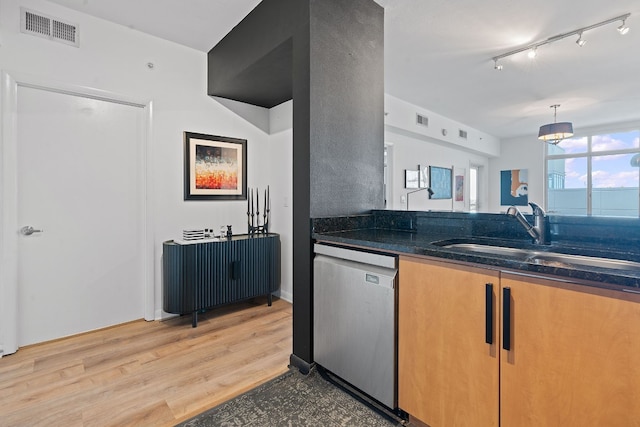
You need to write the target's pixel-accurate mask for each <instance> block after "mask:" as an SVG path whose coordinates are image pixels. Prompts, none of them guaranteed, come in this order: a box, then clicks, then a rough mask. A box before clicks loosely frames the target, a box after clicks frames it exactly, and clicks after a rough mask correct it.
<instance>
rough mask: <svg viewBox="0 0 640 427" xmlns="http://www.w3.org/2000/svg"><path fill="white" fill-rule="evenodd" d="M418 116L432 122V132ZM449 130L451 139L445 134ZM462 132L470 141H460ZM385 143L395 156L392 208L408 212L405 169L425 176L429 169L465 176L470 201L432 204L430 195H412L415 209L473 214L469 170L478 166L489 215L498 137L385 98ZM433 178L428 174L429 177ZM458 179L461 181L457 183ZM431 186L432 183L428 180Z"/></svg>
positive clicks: (483, 204)
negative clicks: (490, 172)
mask: <svg viewBox="0 0 640 427" xmlns="http://www.w3.org/2000/svg"><path fill="white" fill-rule="evenodd" d="M416 114H421V115H424V116H427V117H428V118H429V127H424V126H420V125H417V124H416ZM443 129H445V130H446V131H447V132H446V135H444V134H443V132H442V130H443ZM460 129H463V130H466V131H467V139H466V140H465V139H462V138H459V136H458V131H459V130H460ZM385 144H386V145H387V147H388V150H389V153H390V156H389V159H388V163H389V166H390V172H391V174H390V176H389V180H390V183H389V184H390V187H391V194H390V197H389V198H388V200H387V209H394V210H406V209H407V203H406V200H407V193H408V192H410V191H411V190H409V189H406V188H404V173H405V169H408V170H417V167H418V165H420V167H421V169H422V170H423V171H424V170H425V169H426V168H427V167H428V166H439V167H444V168H452V169H453V176H454V177H455V176H456V175H462V176H464V200H463V201H461V202H460V201H455V189H453V192H454V194H453V198H452V199H442V200H434V199H429V197H428V194H427V192H426V191H421V192H417V193H415V194H411V195H410V196H409V209H411V210H447V211H451V210H456V211H467V210H469V186H468V184H469V167H470V166H471V165H474V166H478V167H479V168H480V170H479V177H478V181H479V187H480V194H479V195H478V204H479V207H478V210H480V211H486V210H487V206H488V195H487V191H486V189H487V186H488V180H487V177H488V173H487V172H488V166H489V157H492V156H496V155H499V154H500V142H499V140H498V139H497V138H495V137H493V136H491V135H488V134H485V133H483V132H480V131H478V130H476V129H473V128H470V127H468V126H465V125H463V124H462V123H458V122H455V121H453V120H450V119H448V118H446V117H443V116H439V115H437V114H435V113H433V112H430V111H428V110H425V109H423V108H420V107H418V106H416V105H413V104H410V103H408V102H405V101H403V100H400V99H398V98H394V97H393V96H390V95H385ZM424 176H425V177H427V179H428V176H427V173H426V172H425V173H424ZM454 179H455V178H454ZM427 182H428V181H427Z"/></svg>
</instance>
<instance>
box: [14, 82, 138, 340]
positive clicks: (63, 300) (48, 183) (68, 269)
mask: <svg viewBox="0 0 640 427" xmlns="http://www.w3.org/2000/svg"><path fill="white" fill-rule="evenodd" d="M17 99H18V106H17V159H18V165H17V178H18V188H17V204H18V206H17V220H18V226H19V227H32V228H33V229H34V230H42V231H35V232H33V233H30V232H29V231H26V232H23V233H21V234H20V235H19V236H18V271H17V279H18V295H17V298H18V304H17V311H18V313H17V321H18V325H17V343H18V346H24V345H27V344H33V343H37V342H42V341H47V340H51V339H55V338H59V337H63V336H67V335H72V334H76V333H80V332H84V331H89V330H93V329H96V328H101V327H105V326H110V325H114V324H118V323H122V322H126V321H130V320H134V319H140V318H143V317H144V309H145V307H144V290H145V289H144V283H143V282H144V281H143V276H144V275H143V272H144V265H143V259H142V258H143V257H142V256H141V254H142V247H143V244H144V242H143V241H142V240H143V236H144V234H143V233H142V228H143V227H144V212H142V211H143V209H144V203H143V201H141V198H143V197H144V188H143V183H144V174H143V173H141V169H142V168H141V167H140V165H141V164H144V163H143V161H142V158H143V155H144V150H143V144H142V141H143V138H144V135H143V132H144V129H143V128H144V122H145V121H144V110H143V108H140V107H137V106H132V105H125V104H120V103H116V102H109V101H105V100H99V99H91V98H86V97H81V96H76V95H71V94H65V93H59V92H54V91H48V90H43V89H37V88H31V87H23V86H20V87H19V88H18V95H17Z"/></svg>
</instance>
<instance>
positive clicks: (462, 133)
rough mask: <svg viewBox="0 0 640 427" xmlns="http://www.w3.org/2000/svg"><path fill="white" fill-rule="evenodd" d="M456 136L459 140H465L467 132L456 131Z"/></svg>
mask: <svg viewBox="0 0 640 427" xmlns="http://www.w3.org/2000/svg"><path fill="white" fill-rule="evenodd" d="M458 136H459V137H460V138H463V139H467V131H466V130H462V129H458Z"/></svg>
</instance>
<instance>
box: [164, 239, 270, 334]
mask: <svg viewBox="0 0 640 427" xmlns="http://www.w3.org/2000/svg"><path fill="white" fill-rule="evenodd" d="M279 287H280V236H279V235H278V234H274V233H270V234H266V235H262V234H261V235H256V236H254V237H250V236H247V235H238V236H234V237H233V238H232V239H230V240H220V241H213V242H207V243H195V244H188V245H181V244H177V243H175V242H173V241H171V240H170V241H167V242H164V243H163V253H162V291H163V309H164V311H166V312H167V313H175V314H188V313H193V314H194V326H195V324H196V322H197V317H196V315H197V312H198V311H200V310H203V309H208V308H213V307H215V306H218V305H223V304H227V303H231V302H235V301H240V300H244V299H248V298H253V297H256V296H261V295H267V296H268V297H269V303H270V302H271V294H272V293H273V292H275V291H277V290H278V289H279Z"/></svg>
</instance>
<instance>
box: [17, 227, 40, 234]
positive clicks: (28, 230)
mask: <svg viewBox="0 0 640 427" xmlns="http://www.w3.org/2000/svg"><path fill="white" fill-rule="evenodd" d="M20 233H21V234H23V235H25V236H31V235H32V234H33V233H42V230H36V229H34V228H33V227H32V226H30V225H25V226H24V227H22V228H21V229H20Z"/></svg>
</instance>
